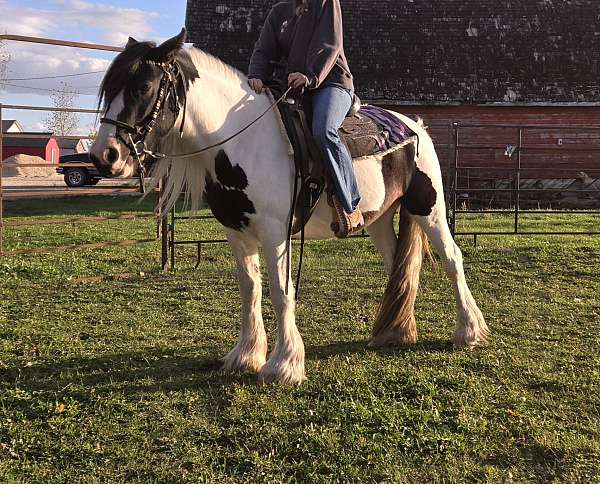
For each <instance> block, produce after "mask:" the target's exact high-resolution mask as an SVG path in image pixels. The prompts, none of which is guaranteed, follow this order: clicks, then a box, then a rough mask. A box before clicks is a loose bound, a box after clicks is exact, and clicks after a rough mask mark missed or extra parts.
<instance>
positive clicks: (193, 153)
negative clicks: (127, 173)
mask: <svg viewBox="0 0 600 484" xmlns="http://www.w3.org/2000/svg"><path fill="white" fill-rule="evenodd" d="M292 89H293V88H292V87H289V88H288V89H287V91H285V92H284V93H283V94H282V95H281V97H279V98H278V99H277V100H276V101H274V102H272V103H271V105H270V106H269V107H268V108H267V109H265V111H263V113H262V114H261V115H260V116H258V117H257V118H255V119H254V120H253V121H252V122H250V123H249V124H247V125H246V126H244V127H243V128H242V129H240V130H238V131H236V132H235V133H233V134H232V135H231V136H229V137H228V138H225V139H224V140H223V141H219V142H218V143H215V144H212V145H210V146H206V147H204V148H202V149H200V150H197V151H192V152H191V153H185V154H182V155H175V154H167V153H160V152H156V151H150V150H147V149H145V150H144V153H145V154H147V155H150V156H153V157H155V158H190V157H192V156H197V155H200V154H202V153H205V152H207V151H210V150H212V149H213V148H218V147H219V146H222V145H224V144H225V143H227V142H229V141H231V140H232V139H234V138H236V137H237V136H239V135H240V134H242V133H243V132H244V131H246V130H247V129H249V128H251V127H252V126H253V125H254V124H256V123H257V122H258V121H260V120H261V119H262V118H264V117H265V116H266V114H267V113H268V112H269V111H271V109H273V108H274V107H275V106H277V105H278V104H279V103H280V102H281V101H283V100H284V99H285V98H286V97H287V95H288V94H289V93H290V91H291V90H292Z"/></svg>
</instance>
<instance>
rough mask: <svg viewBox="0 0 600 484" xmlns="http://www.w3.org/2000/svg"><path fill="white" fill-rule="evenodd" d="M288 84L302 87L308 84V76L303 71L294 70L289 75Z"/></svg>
mask: <svg viewBox="0 0 600 484" xmlns="http://www.w3.org/2000/svg"><path fill="white" fill-rule="evenodd" d="M288 86H290V87H293V88H294V89H298V88H300V87H306V86H308V77H306V76H305V75H304V74H302V73H301V72H292V73H291V74H290V75H289V76H288Z"/></svg>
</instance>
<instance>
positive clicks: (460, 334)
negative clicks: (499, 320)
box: [453, 322, 490, 349]
mask: <svg viewBox="0 0 600 484" xmlns="http://www.w3.org/2000/svg"><path fill="white" fill-rule="evenodd" d="M489 337H490V331H489V329H488V327H487V325H486V324H485V322H484V323H483V326H481V325H478V327H477V329H476V330H472V329H468V328H461V329H460V330H456V331H455V332H454V341H453V343H454V348H455V349H464V348H466V349H474V348H477V347H479V346H486V345H487V344H488V339H489Z"/></svg>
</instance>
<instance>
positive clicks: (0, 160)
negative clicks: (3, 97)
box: [0, 103, 4, 257]
mask: <svg viewBox="0 0 600 484" xmlns="http://www.w3.org/2000/svg"><path fill="white" fill-rule="evenodd" d="M3 142H4V139H3V133H2V103H0V257H1V256H2V255H3V254H4V206H3V203H2V202H3V198H4V189H3V187H2V178H3V176H4V174H3V173H2V168H3V166H4V153H3V150H2V144H3Z"/></svg>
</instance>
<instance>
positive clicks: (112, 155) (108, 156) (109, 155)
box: [104, 148, 119, 164]
mask: <svg viewBox="0 0 600 484" xmlns="http://www.w3.org/2000/svg"><path fill="white" fill-rule="evenodd" d="M104 159H105V160H106V161H108V162H109V163H110V164H113V163H115V162H117V161H118V160H119V152H118V151H117V150H116V149H115V148H107V149H105V150H104Z"/></svg>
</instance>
